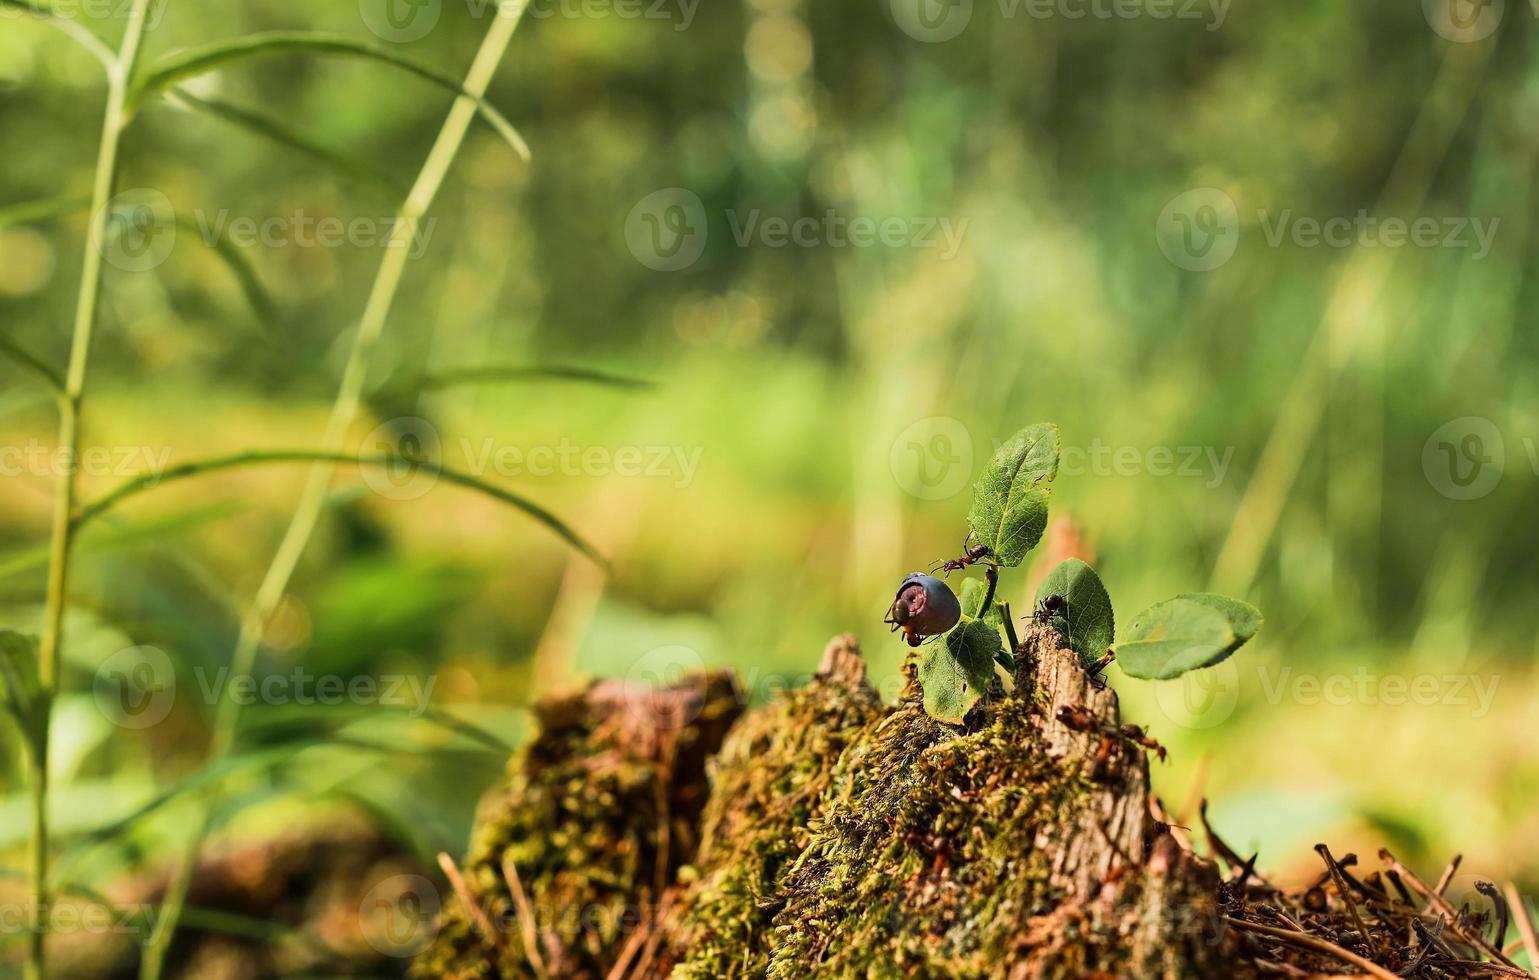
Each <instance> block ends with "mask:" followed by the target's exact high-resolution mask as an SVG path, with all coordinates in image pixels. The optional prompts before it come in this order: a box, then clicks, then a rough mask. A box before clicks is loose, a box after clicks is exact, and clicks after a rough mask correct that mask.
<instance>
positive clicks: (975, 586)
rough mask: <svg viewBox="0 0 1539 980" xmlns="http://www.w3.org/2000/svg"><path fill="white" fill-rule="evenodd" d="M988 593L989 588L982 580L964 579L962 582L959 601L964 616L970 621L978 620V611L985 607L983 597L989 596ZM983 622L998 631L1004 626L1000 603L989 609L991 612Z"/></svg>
mask: <svg viewBox="0 0 1539 980" xmlns="http://www.w3.org/2000/svg"><path fill="white" fill-rule="evenodd" d="M988 591H989V587H988V586H987V585H985V584H984V583H983V581H982V580H981V579H975V578H970V579H964V580H963V581H962V591H961V593H960V594H959V595H958V596H957V599H958V601H960V602H961V604H962V615H963V616H966V617H967V618H968V619H977V618H978V610H979V609H981V608H982V607H983V597H984V596H985V595H987V594H988ZM983 621H984V622H985V623H988V624H989V625H990V626H993V627H994V628H996V629H998V628H1000V627H1001V626H1002V625H1003V622H1004V621H1003V619H1002V618H1001V617H1000V614H999V603H997V602H996V603H994V604H993V605H992V606H990V607H989V611H988V613H987V615H985V616H984V617H983Z"/></svg>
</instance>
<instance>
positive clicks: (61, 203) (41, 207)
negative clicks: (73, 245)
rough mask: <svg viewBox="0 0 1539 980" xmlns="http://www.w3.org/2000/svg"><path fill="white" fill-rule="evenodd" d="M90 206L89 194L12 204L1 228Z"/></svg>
mask: <svg viewBox="0 0 1539 980" xmlns="http://www.w3.org/2000/svg"><path fill="white" fill-rule="evenodd" d="M0 2H3V0H0ZM90 206H91V197H90V195H88V194H68V195H64V196H62V197H48V198H44V199H43V200H41V201H27V202H25V203H23V204H12V205H10V206H9V207H4V208H0V228H11V227H13V226H15V225H30V224H32V223H33V222H34V221H47V220H49V219H50V218H62V217H63V216H64V215H67V214H75V213H76V212H79V211H84V210H85V209H86V208H88V207H90Z"/></svg>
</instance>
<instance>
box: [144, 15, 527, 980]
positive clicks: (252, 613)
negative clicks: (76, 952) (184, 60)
mask: <svg viewBox="0 0 1539 980" xmlns="http://www.w3.org/2000/svg"><path fill="white" fill-rule="evenodd" d="M526 6H527V5H526V4H524V3H508V2H502V3H499V4H498V5H497V16H496V18H495V19H494V20H493V22H492V26H491V27H490V29H488V31H487V34H486V38H485V39H484V40H483V41H482V43H481V49H480V51H478V52H477V54H476V58H475V61H474V62H473V63H472V65H471V68H470V72H469V74H468V75H467V76H466V78H465V87H464V90H465V93H466V94H465V95H462V96H460V97H459V98H458V99H456V100H455V102H454V106H453V108H452V109H450V110H449V115H448V117H447V118H446V119H445V121H444V125H443V128H442V130H440V132H439V134H438V139H437V141H436V142H435V143H434V144H433V148H432V149H431V150H430V151H429V153H428V157H427V160H426V161H425V162H424V163H423V166H422V170H421V172H420V173H419V174H418V175H417V180H416V183H415V184H414V185H413V186H412V189H411V192H410V193H409V194H408V195H407V197H406V200H405V201H404V202H403V203H402V205H401V208H400V210H399V211H397V213H396V223H395V227H394V229H393V230H392V233H391V236H390V243H389V247H388V248H386V249H385V257H384V260H383V261H382V262H381V263H380V267H379V272H378V273H377V274H376V275H375V279H374V286H373V289H372V290H371V291H370V294H369V300H368V304H367V305H366V306H365V307H364V312H363V317H362V320H361V321H360V322H359V325H358V332H357V334H356V335H355V336H354V337H353V344H352V348H351V349H350V351H349V352H348V357H347V364H346V367H345V368H344V369H343V372H342V382H341V385H340V386H339V388H338V390H337V396H336V399H335V401H334V402H333V403H332V408H331V416H330V419H329V420H328V422H327V424H326V434H325V436H324V437H323V439H322V442H321V449H320V451H321V452H323V453H339V452H340V451H341V449H342V447H343V444H344V441H345V439H346V436H347V432H348V429H349V428H350V427H351V426H352V424H353V422H354V420H355V419H356V418H357V417H358V410H359V407H360V404H361V402H362V398H363V390H364V383H365V381H366V380H367V377H368V369H369V362H370V360H371V358H372V355H373V353H374V347H375V345H376V344H377V342H378V341H379V337H380V334H381V333H382V332H383V330H384V327H385V322H386V320H388V319H389V316H390V309H391V306H392V305H393V304H394V302H395V297H396V293H397V292H398V290H399V289H400V285H401V277H402V274H403V273H404V272H405V271H406V262H407V260H408V258H409V255H410V251H411V250H410V249H409V248H408V246H409V245H410V243H411V241H412V240H413V236H415V235H416V232H417V227H418V224H419V222H420V221H421V220H422V217H423V216H424V215H425V214H426V213H427V211H428V208H429V207H431V206H432V203H433V200H434V198H436V197H437V196H438V191H439V189H440V188H441V187H442V186H443V182H444V178H445V177H446V176H447V175H448V172H449V167H450V165H451V164H452V163H453V162H454V159H455V157H456V156H457V155H458V154H459V149H460V146H461V144H462V143H463V142H464V140H465V134H466V132H467V131H468V130H469V128H470V124H471V122H472V121H473V120H474V119H475V116H476V113H477V101H478V100H479V99H481V98H482V97H483V96H484V95H485V94H486V89H487V87H488V86H489V85H490V84H491V80H492V76H493V75H494V74H495V73H496V71H497V68H498V66H499V65H500V64H501V63H502V57H503V54H504V53H505V52H506V51H507V48H508V44H509V43H510V42H511V41H512V39H513V32H514V31H515V30H516V29H517V27H518V23H519V21H520V20H521V19H522V17H523V13H524V10H525V9H526ZM336 465H337V464H336V462H335V461H332V460H327V461H324V462H319V463H317V464H316V465H315V466H313V467H312V468H311V470H310V476H309V479H308V480H307V481H306V483H305V487H304V490H303V491H302V493H301V495H300V498H299V504H298V506H297V507H296V508H295V511H294V516H293V517H292V518H291V519H290V521H289V525H288V529H287V530H286V531H285V532H284V535H283V540H282V541H281V542H280V543H279V545H278V550H277V552H276V553H275V554H274V556H273V559H272V563H271V564H270V565H269V566H268V568H267V573H266V575H265V576H264V577H263V579H262V583H261V585H260V586H259V587H258V589H257V593H256V597H255V598H254V599H253V600H252V603H251V605H250V606H249V607H248V608H247V610H246V613H245V615H244V616H243V617H242V618H241V625H240V634H239V636H238V637H237V639H236V642H235V652H234V655H233V656H232V658H231V668H230V674H229V676H230V677H242V676H245V675H248V674H250V673H251V670H252V667H253V666H254V664H255V662H256V656H257V653H258V651H259V650H260V648H261V645H262V635H263V633H264V632H265V630H266V627H267V621H268V620H269V619H270V618H271V617H272V614H273V612H274V611H275V610H276V609H277V607H278V604H279V602H280V601H282V599H283V595H284V592H285V591H286V590H287V589H288V586H289V581H290V579H291V578H292V577H293V574H294V569H295V568H296V567H297V566H298V564H299V560H300V558H301V557H302V556H303V555H304V552H305V548H306V546H307V545H308V544H309V543H310V536H311V535H312V533H314V531H315V526H316V523H317V522H318V521H319V519H320V515H321V511H322V510H323V509H324V507H325V505H326V493H327V488H328V487H329V485H330V483H331V478H332V474H333V472H334V471H335V469H336ZM228 695H229V686H228V685H226V687H225V690H224V691H223V692H222V693H221V695H220V700H219V706H218V708H217V709H216V713H215V717H214V731H213V738H212V742H211V744H210V748H209V756H210V761H211V762H217V761H219V760H220V759H222V758H223V757H224V756H225V755H227V754H228V753H229V752H230V749H231V747H232V746H233V745H234V742H235V734H236V726H237V724H238V723H239V721H240V707H241V706H240V704H239V703H238V702H237V701H235V700H233V699H232V698H230V697H229V696H228ZM212 812H213V808H212V805H207V806H205V808H204V809H203V811H202V813H201V815H200V817H199V819H198V821H197V826H196V829H195V832H194V833H193V834H192V836H191V837H190V838H189V840H188V842H187V847H186V849H185V851H184V852H183V854H182V856H181V861H180V863H179V864H178V866H177V868H176V871H175V873H174V874H173V876H172V880H171V885H170V887H169V888H168V889H167V892H166V897H165V901H164V903H163V906H162V911H161V916H160V922H159V926H158V927H157V929H156V932H155V934H154V936H153V937H151V939H150V941H149V942H148V943H147V944H146V946H145V949H144V955H143V957H142V960H141V970H140V977H141V980H160V975H161V970H162V968H163V966H164V964H165V955H166V950H167V948H168V947H169V946H170V943H171V937H172V935H173V934H174V933H175V931H176V925H177V920H178V918H179V917H180V915H181V910H182V908H183V906H184V905H185V903H186V900H187V889H188V887H189V886H190V885H191V883H192V875H193V871H194V870H195V868H196V866H197V861H198V853H199V851H200V850H201V848H202V844H203V838H204V836H205V835H206V834H207V833H208V830H209V825H210V822H211V816H212Z"/></svg>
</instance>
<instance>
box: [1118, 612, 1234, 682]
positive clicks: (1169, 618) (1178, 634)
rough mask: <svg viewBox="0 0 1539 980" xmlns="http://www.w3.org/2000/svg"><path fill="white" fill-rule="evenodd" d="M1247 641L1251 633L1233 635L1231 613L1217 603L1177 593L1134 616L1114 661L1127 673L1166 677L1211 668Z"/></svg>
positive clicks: (1147, 678)
mask: <svg viewBox="0 0 1539 980" xmlns="http://www.w3.org/2000/svg"><path fill="white" fill-rule="evenodd" d="M1230 601H1231V602H1232V601H1233V600H1230ZM1251 611H1252V612H1254V610H1251ZM1242 625H1243V624H1242ZM1246 639H1249V637H1248V636H1246V637H1242V636H1240V635H1239V634H1237V633H1236V632H1235V629H1234V626H1233V625H1232V624H1231V622H1230V617H1229V616H1228V615H1227V614H1226V613H1225V612H1224V611H1222V610H1221V609H1220V608H1216V607H1215V604H1213V603H1211V602H1209V601H1206V600H1199V599H1195V598H1192V597H1190V596H1180V597H1177V598H1175V599H1167V600H1166V601H1164V602H1161V603H1158V604H1157V605H1154V606H1151V607H1149V608H1148V609H1146V610H1144V611H1143V612H1141V613H1139V614H1138V617H1137V618H1136V619H1134V620H1133V625H1132V626H1130V627H1129V628H1128V632H1127V636H1126V637H1125V638H1124V639H1123V641H1122V642H1121V643H1119V644H1117V663H1118V665H1120V666H1121V667H1122V670H1123V672H1124V673H1126V674H1127V675H1129V676H1130V677H1139V678H1143V679H1145V680H1169V679H1170V678H1172V677H1180V676H1181V675H1182V674H1184V673H1186V672H1187V671H1189V670H1196V669H1198V668H1200V667H1211V666H1212V665H1213V664H1216V663H1218V662H1219V661H1221V660H1223V659H1225V658H1226V657H1228V656H1229V655H1230V654H1232V653H1234V651H1235V650H1237V649H1238V648H1239V647H1240V645H1241V644H1242V643H1244V642H1245V640H1246Z"/></svg>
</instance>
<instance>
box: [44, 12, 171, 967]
mask: <svg viewBox="0 0 1539 980" xmlns="http://www.w3.org/2000/svg"><path fill="white" fill-rule="evenodd" d="M149 4H150V0H134V3H133V6H132V7H131V8H130V10H129V14H128V25H127V26H126V27H125V28H124V31H123V43H122V44H121V45H120V46H119V49H118V56H117V59H116V60H115V61H113V62H111V63H110V64H109V65H108V68H107V108H106V112H105V113H104V115H103V117H102V133H101V143H100V145H99V146H98V148H97V156H96V177H95V182H94V183H93V185H92V190H91V218H90V221H89V223H88V224H87V226H86V243H85V257H84V260H83V262H82V266H81V273H80V296H79V300H78V301H77V303H76V304H75V329H74V336H73V339H72V340H71V343H70V354H69V368H68V370H67V372H66V373H65V376H64V389H63V391H62V393H61V394H60V396H59V448H60V450H61V457H62V458H61V462H62V464H63V467H64V472H63V473H61V474H60V478H59V485H58V488H57V491H56V496H55V498H54V509H53V523H52V528H51V531H50V535H49V545H48V591H47V596H46V598H45V600H44V613H43V636H42V643H41V646H40V648H39V650H38V681H39V684H40V687H41V692H40V695H39V698H38V706H37V712H38V715H37V722H36V725H35V727H34V730H33V731H32V732H31V733H30V734H31V736H32V744H31V751H30V752H29V753H28V755H27V757H28V759H29V760H30V769H31V773H30V775H31V780H30V782H31V788H32V838H31V854H30V858H31V860H30V862H29V871H30V875H31V901H32V905H31V908H30V909H28V912H27V925H28V929H29V933H30V938H29V946H28V953H27V967H26V977H27V980H44V978H45V977H47V975H48V954H47V942H46V940H47V933H46V926H47V909H48V904H49V894H48V737H49V728H50V721H51V715H52V710H53V702H54V698H55V697H56V696H57V694H58V690H59V661H60V651H61V650H62V649H63V646H64V605H65V601H66V598H67V596H68V594H69V574H70V558H71V555H72V552H73V549H74V526H73V522H72V516H73V513H74V509H75V496H76V493H77V491H78V489H79V479H80V467H79V457H80V413H81V408H82V406H83V405H84V403H85V388H86V369H87V368H88V367H89V366H90V362H91V344H92V341H93V340H94V339H95V336H96V320H97V313H98V309H99V306H100V303H99V300H100V298H101V285H102V258H103V245H104V243H105V242H106V237H107V212H108V210H109V209H110V207H111V206H112V194H113V190H114V189H115V188H116V186H117V179H118V150H119V148H120V146H121V145H122V135H123V125H124V109H125V105H126V101H127V97H128V81H129V78H130V76H132V75H133V71H134V66H135V64H136V63H137V62H138V60H139V45H140V42H141V41H142V40H143V39H144V28H145V16H146V12H147V11H148V8H149Z"/></svg>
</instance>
